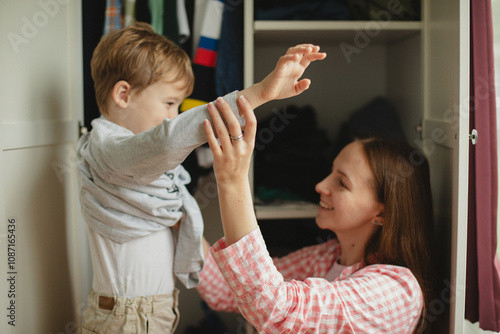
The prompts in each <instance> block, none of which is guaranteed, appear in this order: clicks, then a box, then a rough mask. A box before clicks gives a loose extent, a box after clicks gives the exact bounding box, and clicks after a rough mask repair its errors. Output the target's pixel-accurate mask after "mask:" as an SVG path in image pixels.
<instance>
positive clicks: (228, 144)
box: [204, 95, 257, 185]
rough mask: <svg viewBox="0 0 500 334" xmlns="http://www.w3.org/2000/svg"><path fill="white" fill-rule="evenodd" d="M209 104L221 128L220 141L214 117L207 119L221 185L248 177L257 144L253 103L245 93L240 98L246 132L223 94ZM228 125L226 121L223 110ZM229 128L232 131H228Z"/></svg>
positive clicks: (207, 127)
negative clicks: (251, 104) (216, 135)
mask: <svg viewBox="0 0 500 334" xmlns="http://www.w3.org/2000/svg"><path fill="white" fill-rule="evenodd" d="M216 104H217V106H215V105H214V104H213V103H209V104H208V112H209V113H210V116H211V117H212V122H213V127H214V128H215V131H217V134H218V137H219V141H220V145H219V143H218V142H217V139H216V138H215V134H214V131H213V128H212V126H210V121H208V120H206V121H205V123H204V126H205V134H206V135H207V139H208V144H209V145H210V149H211V150H212V153H213V155H214V173H215V177H216V179H217V183H218V184H219V185H224V184H231V183H235V182H238V183H241V182H247V181H248V169H249V165H250V161H251V158H252V152H253V149H254V145H255V133H256V128H257V120H256V119H255V115H254V113H253V110H252V108H251V107H250V104H249V103H248V101H247V100H246V98H245V97H243V95H241V96H240V97H239V98H238V106H239V108H240V110H241V112H242V114H243V116H244V117H245V122H246V125H245V134H243V132H242V131H241V126H240V123H239V121H238V119H237V118H236V117H235V115H234V113H233V111H232V110H231V108H230V107H229V105H228V104H227V103H226V102H225V101H224V99H222V98H218V99H217V101H216ZM217 109H218V110H220V113H221V114H222V116H223V117H224V119H225V121H226V123H227V127H226V125H225V124H224V121H223V119H222V118H221V114H219V111H218V110H217ZM228 129H229V132H228Z"/></svg>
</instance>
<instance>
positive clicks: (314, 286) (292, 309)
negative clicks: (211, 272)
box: [207, 229, 423, 334]
mask: <svg viewBox="0 0 500 334" xmlns="http://www.w3.org/2000/svg"><path fill="white" fill-rule="evenodd" d="M211 252H212V256H213V258H212V260H211V261H215V263H216V264H217V265H218V267H219V269H220V273H219V274H218V275H221V276H222V278H223V279H224V280H225V281H226V283H227V287H228V290H230V291H231V292H232V294H233V296H234V299H235V302H236V304H237V307H238V308H239V310H240V312H241V313H242V315H243V316H244V317H245V318H246V319H247V320H248V321H249V322H250V323H252V324H253V325H254V326H255V328H256V329H257V330H258V331H259V333H293V334H298V333H398V334H399V333H413V332H414V331H415V328H416V326H417V324H418V320H419V318H420V313H421V309H422V305H423V299H422V293H421V290H420V287H419V285H418V282H417V280H416V279H415V277H414V276H413V275H412V274H411V272H410V271H409V270H408V269H407V268H403V267H398V266H391V265H381V264H378V265H370V266H366V267H363V268H361V266H360V265H355V266H352V267H349V268H348V269H346V270H344V271H343V272H342V274H341V275H340V276H339V277H338V278H337V279H336V280H335V281H333V282H328V281H326V280H325V279H322V278H316V277H309V278H305V279H304V280H291V281H289V282H286V281H285V280H284V277H283V275H282V274H281V273H280V272H278V270H277V269H276V266H275V265H274V263H273V261H272V259H271V258H270V257H269V254H268V252H267V249H266V247H265V243H264V240H263V239H262V235H261V233H260V230H259V229H256V230H255V231H253V232H252V233H250V234H248V235H247V236H245V237H244V238H242V239H241V240H239V241H238V242H237V243H235V244H233V245H230V246H228V247H226V243H225V241H224V239H221V240H219V241H218V242H217V243H216V244H215V245H214V246H213V247H212V249H211ZM313 261H315V259H314V258H310V262H313ZM207 262H208V261H207ZM219 279H220V276H219ZM226 290H227V289H226ZM225 295H226V297H227V296H228V295H229V292H228V291H226V292H225ZM234 309H235V308H233V310H234Z"/></svg>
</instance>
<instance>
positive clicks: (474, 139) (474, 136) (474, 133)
mask: <svg viewBox="0 0 500 334" xmlns="http://www.w3.org/2000/svg"><path fill="white" fill-rule="evenodd" d="M469 139H470V141H471V142H472V145H476V143H477V130H476V129H472V132H471V134H470V135H469Z"/></svg>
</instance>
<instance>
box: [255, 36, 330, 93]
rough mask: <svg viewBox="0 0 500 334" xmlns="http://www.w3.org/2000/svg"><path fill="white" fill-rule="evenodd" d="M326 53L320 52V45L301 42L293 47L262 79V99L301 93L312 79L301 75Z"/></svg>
mask: <svg viewBox="0 0 500 334" xmlns="http://www.w3.org/2000/svg"><path fill="white" fill-rule="evenodd" d="M325 57H326V53H324V52H319V46H316V45H312V44H301V45H297V46H294V47H291V48H289V49H288V50H287V52H286V54H285V55H284V56H281V58H280V59H279V60H278V63H277V64H276V67H275V69H274V70H273V71H272V72H271V73H270V74H269V75H268V76H267V77H266V78H265V79H264V80H262V81H261V86H262V93H261V96H262V99H263V100H264V101H271V100H279V99H285V98H288V97H292V96H295V95H299V94H300V93H302V92H303V91H305V90H306V89H308V88H309V85H310V84H311V80H309V79H302V80H300V81H299V79H300V77H301V76H302V75H303V74H304V71H305V70H306V68H307V67H308V66H309V64H310V63H311V62H313V61H315V60H322V59H324V58H325Z"/></svg>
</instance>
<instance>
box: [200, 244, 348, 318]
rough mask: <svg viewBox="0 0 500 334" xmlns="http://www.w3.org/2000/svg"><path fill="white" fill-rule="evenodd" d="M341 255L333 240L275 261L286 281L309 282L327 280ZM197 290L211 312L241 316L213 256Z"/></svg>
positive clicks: (274, 259)
mask: <svg viewBox="0 0 500 334" xmlns="http://www.w3.org/2000/svg"><path fill="white" fill-rule="evenodd" d="M340 253H341V252H340V245H339V244H338V242H337V240H336V239H332V240H329V241H327V242H325V243H322V244H318V245H314V246H309V247H304V248H301V249H299V250H297V251H295V252H292V253H290V254H288V255H286V256H284V257H280V258H277V257H276V258H273V263H274V265H275V266H276V268H277V269H278V271H279V272H280V273H281V274H282V275H283V278H284V280H285V281H290V280H292V279H296V280H305V279H306V278H308V277H325V276H326V274H327V272H328V270H329V269H330V268H331V266H332V265H333V261H334V260H335V259H336V258H337V257H339V256H340ZM311 259H314V261H311ZM197 290H198V292H199V293H200V295H201V296H202V298H203V299H204V300H205V301H206V302H207V304H208V305H209V306H210V308H212V309H214V310H217V311H227V312H239V310H238V306H237V305H236V300H235V299H234V296H233V293H232V292H231V289H229V286H228V284H227V283H226V281H225V280H224V277H223V276H222V274H221V272H220V270H219V267H218V266H217V264H216V263H215V261H214V259H213V257H212V254H211V252H210V253H209V254H208V255H207V258H206V259H205V264H204V266H203V271H202V272H201V274H200V283H199V285H198V287H197Z"/></svg>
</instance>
